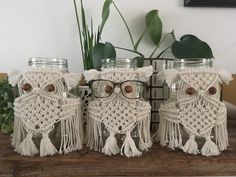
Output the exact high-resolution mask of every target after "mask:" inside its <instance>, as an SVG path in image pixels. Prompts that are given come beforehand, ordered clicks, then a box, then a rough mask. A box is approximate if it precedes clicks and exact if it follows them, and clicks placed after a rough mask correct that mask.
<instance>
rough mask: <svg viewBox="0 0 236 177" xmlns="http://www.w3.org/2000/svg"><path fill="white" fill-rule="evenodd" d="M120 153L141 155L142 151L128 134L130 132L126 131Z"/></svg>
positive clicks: (130, 155)
mask: <svg viewBox="0 0 236 177" xmlns="http://www.w3.org/2000/svg"><path fill="white" fill-rule="evenodd" d="M121 155H125V156H127V157H135V156H141V155H142V152H140V151H139V150H138V149H137V147H136V145H135V142H134V140H133V139H132V137H131V136H130V132H127V133H126V138H125V140H124V142H123V145H122V147H121Z"/></svg>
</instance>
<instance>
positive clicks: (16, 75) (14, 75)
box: [8, 70, 23, 87]
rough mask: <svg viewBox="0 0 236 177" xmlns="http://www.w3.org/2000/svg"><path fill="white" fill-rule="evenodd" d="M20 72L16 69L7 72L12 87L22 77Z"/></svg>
mask: <svg viewBox="0 0 236 177" xmlns="http://www.w3.org/2000/svg"><path fill="white" fill-rule="evenodd" d="M22 77H23V76H22V73H21V72H20V71H18V70H13V71H10V72H9V73H8V81H9V84H11V85H12V86H13V87H15V86H16V85H17V84H19V82H20V80H21V79H22Z"/></svg>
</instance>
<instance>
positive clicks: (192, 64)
mask: <svg viewBox="0 0 236 177" xmlns="http://www.w3.org/2000/svg"><path fill="white" fill-rule="evenodd" d="M212 66H213V60H212V59H211V58H199V59H196V58H192V59H191V58H190V59H176V60H175V61H174V69H177V70H179V71H181V70H184V69H186V68H200V67H205V68H211V67H212ZM179 83H180V81H177V82H175V83H173V84H171V86H170V99H171V100H176V99H177V91H178V90H179V89H180V88H179Z"/></svg>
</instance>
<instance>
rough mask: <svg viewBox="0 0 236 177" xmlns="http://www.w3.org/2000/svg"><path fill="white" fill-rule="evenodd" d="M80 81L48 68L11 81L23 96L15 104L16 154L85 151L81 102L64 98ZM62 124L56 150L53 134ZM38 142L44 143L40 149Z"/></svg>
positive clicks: (13, 143) (30, 69)
mask: <svg viewBox="0 0 236 177" xmlns="http://www.w3.org/2000/svg"><path fill="white" fill-rule="evenodd" d="M79 79H80V75H79V74H76V73H62V71H61V70H60V69H58V68H47V67H28V68H27V69H26V71H25V72H24V73H22V74H18V75H16V74H13V75H12V76H11V77H10V83H11V84H12V85H18V88H19V93H20V97H18V98H17V99H16V100H15V102H14V110H15V120H14V132H13V137H12V145H13V146H14V147H15V151H16V152H18V153H20V154H21V155H24V156H32V155H36V154H38V153H39V154H40V156H46V155H53V154H55V153H57V152H58V153H68V152H71V151H74V150H79V149H81V148H82V142H83V129H82V123H81V122H82V121H81V110H80V100H79V99H75V98H67V97H65V95H64V94H65V93H64V90H65V87H67V88H71V87H75V86H76V84H77V83H78V80H79ZM58 123H59V124H60V125H59V133H60V135H59V137H60V139H59V147H58V148H56V147H55V146H54V144H53V143H52V139H51V135H50V134H51V132H53V131H54V129H55V127H56V124H58ZM35 138H39V139H40V142H39V146H38V147H37V146H36V143H35Z"/></svg>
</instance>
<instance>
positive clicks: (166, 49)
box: [156, 45, 172, 58]
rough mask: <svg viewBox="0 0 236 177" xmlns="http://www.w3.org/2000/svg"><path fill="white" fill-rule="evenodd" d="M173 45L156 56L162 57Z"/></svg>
mask: <svg viewBox="0 0 236 177" xmlns="http://www.w3.org/2000/svg"><path fill="white" fill-rule="evenodd" d="M171 46H172V45H171ZM171 46H169V47H167V48H166V49H165V50H163V51H162V52H161V53H159V55H157V57H156V58H160V57H161V56H162V55H163V54H164V53H165V52H166V51H167V50H168V49H169V48H171Z"/></svg>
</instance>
